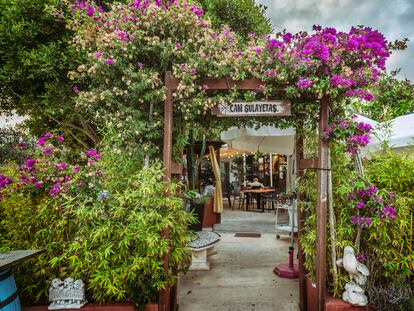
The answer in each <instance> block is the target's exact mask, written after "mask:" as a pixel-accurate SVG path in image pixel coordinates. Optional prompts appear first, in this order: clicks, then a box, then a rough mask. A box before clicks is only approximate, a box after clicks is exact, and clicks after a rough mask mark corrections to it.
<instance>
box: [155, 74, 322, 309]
mask: <svg viewBox="0 0 414 311" xmlns="http://www.w3.org/2000/svg"><path fill="white" fill-rule="evenodd" d="M179 83H180V80H179V79H177V78H174V77H173V76H172V74H171V72H166V75H165V86H166V97H165V104H164V149H163V160H164V170H165V171H164V180H165V181H166V182H169V181H170V180H171V175H172V167H173V163H172V132H173V96H172V95H173V92H174V91H175V90H177V88H178V85H179ZM198 84H199V85H203V86H207V87H208V89H209V90H229V89H231V88H234V87H236V88H237V89H238V90H256V89H258V88H259V86H260V85H263V82H262V81H260V80H258V79H247V80H240V81H235V80H232V79H230V78H205V79H200V80H199V81H198ZM328 110H329V98H327V97H323V98H322V100H321V107H320V111H319V133H323V132H324V131H325V130H326V127H327V125H328ZM318 141H319V144H318V157H317V158H312V159H304V158H303V138H302V137H301V136H299V135H298V136H297V138H296V142H295V144H296V150H297V152H296V161H297V162H296V163H299V165H298V166H299V170H298V175H299V176H301V175H302V174H303V170H304V169H316V170H317V171H318V192H317V201H316V222H317V229H316V290H317V306H318V308H317V309H318V310H321V311H322V310H324V309H325V297H326V284H325V280H326V265H325V259H326V221H327V201H328V187H327V178H328V143H327V142H325V141H323V140H322V139H321V138H319V140H318ZM302 199H303V196H302V194H300V193H299V194H298V200H299V201H300V200H302ZM297 217H298V234H299V237H300V236H301V232H302V230H303V224H304V215H303V213H302V212H301V211H300V209H298V212H297ZM162 235H163V236H164V237H165V238H168V235H169V234H168V230H164V231H163V232H162ZM298 244H299V247H298V255H299V256H298V257H299V260H298V264H299V293H300V308H301V310H306V280H305V270H304V266H303V259H304V257H303V254H302V250H301V247H300V243H298ZM163 262H164V270H165V271H167V270H168V267H169V255H168V253H167V254H164V256H163ZM269 273H271V272H269ZM176 294H177V293H176V288H174V289H173V290H171V289H169V288H167V289H165V290H164V291H162V292H161V293H160V298H159V310H160V311H173V310H175V306H176Z"/></svg>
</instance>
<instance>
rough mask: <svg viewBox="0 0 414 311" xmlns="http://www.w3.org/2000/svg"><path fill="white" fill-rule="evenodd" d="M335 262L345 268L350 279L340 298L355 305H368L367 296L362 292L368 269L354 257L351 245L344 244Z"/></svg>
mask: <svg viewBox="0 0 414 311" xmlns="http://www.w3.org/2000/svg"><path fill="white" fill-rule="evenodd" d="M336 264H337V265H338V266H343V267H344V268H345V270H346V271H347V272H348V273H349V279H350V280H351V282H350V283H347V284H346V285H345V292H344V293H343V294H342V299H343V300H344V301H346V302H349V303H350V304H352V305H355V306H366V305H368V297H367V296H366V295H365V294H364V289H363V286H364V285H365V282H366V281H367V276H368V275H369V270H368V268H367V267H366V266H365V265H364V264H362V263H360V262H359V261H358V259H357V258H356V257H355V251H354V249H353V248H352V247H351V246H346V247H345V249H344V256H343V258H341V259H339V260H337V261H336Z"/></svg>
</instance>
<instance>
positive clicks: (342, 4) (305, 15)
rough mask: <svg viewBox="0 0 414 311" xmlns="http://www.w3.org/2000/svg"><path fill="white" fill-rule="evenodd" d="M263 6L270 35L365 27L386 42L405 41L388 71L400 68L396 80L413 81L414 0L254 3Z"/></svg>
mask: <svg viewBox="0 0 414 311" xmlns="http://www.w3.org/2000/svg"><path fill="white" fill-rule="evenodd" d="M256 1H257V2H258V3H261V4H264V5H266V6H267V11H266V12H267V16H268V17H269V18H270V22H271V23H272V26H273V28H274V32H278V31H281V30H283V29H286V30H287V31H288V32H297V31H300V30H306V31H310V30H311V29H312V25H321V26H329V27H334V28H336V29H337V30H340V31H349V30H350V28H351V27H352V26H357V25H365V26H369V27H372V28H374V29H378V30H379V31H381V32H382V33H383V34H384V35H385V37H386V38H387V40H388V41H394V40H396V39H403V38H408V39H409V42H408V48H407V49H406V50H404V51H397V52H393V54H392V55H391V57H390V58H389V60H388V62H387V64H386V66H387V70H388V71H392V70H395V69H397V68H401V73H400V74H399V78H402V79H403V78H407V79H410V80H411V81H414V0H256Z"/></svg>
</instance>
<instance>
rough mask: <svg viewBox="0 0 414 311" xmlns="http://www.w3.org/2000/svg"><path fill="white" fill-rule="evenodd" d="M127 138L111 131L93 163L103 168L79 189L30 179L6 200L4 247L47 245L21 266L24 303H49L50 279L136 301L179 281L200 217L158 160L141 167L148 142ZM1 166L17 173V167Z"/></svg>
mask: <svg viewBox="0 0 414 311" xmlns="http://www.w3.org/2000/svg"><path fill="white" fill-rule="evenodd" d="M114 127H115V128H116V125H114ZM131 130H132V131H134V128H133V127H132V128H131ZM122 134H124V135H128V131H125V132H123V133H122ZM122 138H123V137H122V136H121V141H118V139H119V136H118V133H113V132H111V130H110V129H108V134H107V135H106V136H105V138H104V140H103V141H104V143H105V146H106V147H105V148H104V156H103V157H102V159H101V160H100V161H99V162H96V163H95V165H94V167H95V168H94V170H98V171H99V174H98V173H96V178H93V179H90V180H89V182H85V183H84V184H85V186H84V187H80V189H77V191H67V192H66V193H65V194H64V195H62V196H50V195H49V193H48V192H47V191H40V190H38V191H35V190H34V189H32V188H33V186H31V185H27V186H26V187H24V188H22V189H23V190H22V191H20V192H19V191H12V192H10V193H8V195H7V196H5V198H4V199H3V200H0V217H1V218H0V219H1V221H0V233H1V236H0V245H1V246H0V251H7V250H11V249H31V248H38V249H44V250H45V252H44V253H43V254H42V255H41V256H40V257H37V258H36V259H34V260H31V261H30V262H27V263H24V264H22V265H20V266H19V267H18V269H17V273H16V274H17V276H18V279H17V282H18V287H19V289H20V291H21V298H22V300H23V301H24V303H25V304H33V303H35V302H41V303H46V297H47V290H48V288H49V286H50V281H51V280H52V279H53V278H55V277H59V278H65V277H68V276H73V277H75V278H82V279H83V280H84V281H85V282H86V289H87V297H88V300H89V301H96V302H100V303H104V302H114V301H125V300H127V299H133V300H134V301H135V302H136V303H137V304H138V306H140V307H142V306H143V305H144V304H145V303H146V302H148V301H150V300H154V299H157V294H158V292H159V291H160V290H161V289H163V288H165V287H167V286H171V285H172V284H174V283H175V282H176V275H177V271H178V270H181V269H184V270H185V268H186V266H187V262H188V260H189V259H190V257H189V253H188V249H187V242H188V239H189V238H190V233H189V231H188V230H187V223H189V222H193V221H194V219H193V217H192V216H191V215H189V214H187V213H185V211H184V209H183V201H182V199H181V198H179V197H178V196H176V195H175V194H176V193H178V190H179V189H178V187H179V186H180V185H179V184H176V183H169V184H166V183H164V182H163V170H162V166H161V164H160V163H157V162H155V163H153V165H152V166H150V167H149V168H146V169H142V155H143V153H144V152H145V151H144V148H145V146H141V145H139V144H135V145H134V144H130V143H125V144H124V143H122ZM119 148H122V152H118V150H121V149H119ZM39 163H45V161H41V160H38V162H36V167H37V165H39V168H40V164H39ZM52 167H54V166H52ZM88 167H92V165H89V166H88ZM3 170H6V172H4V173H5V174H6V175H7V176H14V177H15V179H17V177H18V174H19V173H18V172H17V166H16V165H13V164H9V165H8V166H7V167H3ZM98 171H97V172H98ZM81 172H82V170H81V171H80V173H81ZM86 175H87V176H89V175H90V174H86ZM50 179H51V180H52V179H53V178H50ZM19 189H20V188H19ZM30 189H32V190H30ZM166 193H169V194H170V195H166ZM163 230H166V231H167V232H168V233H169V235H168V237H164V236H163V235H162V232H163ZM165 253H168V254H169V260H170V268H169V270H168V272H167V273H165V272H164V270H163V255H164V254H165Z"/></svg>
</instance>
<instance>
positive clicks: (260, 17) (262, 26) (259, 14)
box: [200, 0, 272, 36]
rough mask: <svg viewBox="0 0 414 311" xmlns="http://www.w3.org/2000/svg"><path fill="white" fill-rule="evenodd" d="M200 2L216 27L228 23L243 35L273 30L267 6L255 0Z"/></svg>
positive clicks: (201, 0) (262, 33)
mask: <svg viewBox="0 0 414 311" xmlns="http://www.w3.org/2000/svg"><path fill="white" fill-rule="evenodd" d="M200 3H201V4H202V5H203V7H204V8H205V10H206V13H207V16H209V17H210V18H211V20H212V26H213V27H214V28H216V29H220V28H221V27H222V26H223V25H228V26H230V28H231V29H233V30H234V31H235V32H237V33H238V34H240V35H242V36H246V35H248V34H249V33H256V34H258V35H264V34H269V33H271V32H272V27H271V25H270V22H269V19H268V18H267V17H266V9H267V7H266V6H264V5H263V4H257V3H256V2H255V1H254V0H200Z"/></svg>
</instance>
